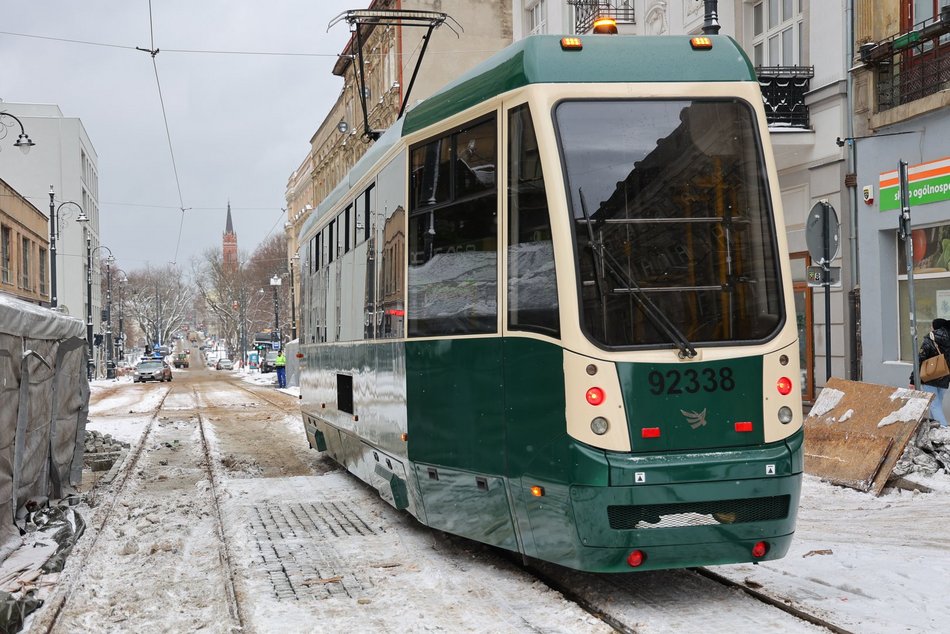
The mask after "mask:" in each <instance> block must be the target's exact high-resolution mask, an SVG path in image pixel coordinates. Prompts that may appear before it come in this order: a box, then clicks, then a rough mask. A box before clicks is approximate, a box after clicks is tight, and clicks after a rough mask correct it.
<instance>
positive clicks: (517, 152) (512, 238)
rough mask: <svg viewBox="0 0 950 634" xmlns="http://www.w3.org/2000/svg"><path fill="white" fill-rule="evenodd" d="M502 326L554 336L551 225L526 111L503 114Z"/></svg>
mask: <svg viewBox="0 0 950 634" xmlns="http://www.w3.org/2000/svg"><path fill="white" fill-rule="evenodd" d="M508 161H509V165H508V327H509V328H510V329H512V330H527V331H532V332H539V333H542V334H546V335H553V336H555V337H558V336H560V321H559V318H558V301H557V277H556V275H555V269H554V245H553V243H552V241H551V220H550V218H549V216H548V203H547V197H546V195H545V189H544V175H543V174H542V172H541V156H540V153H539V151H538V141H537V138H536V137H535V133H534V124H533V122H532V120H531V111H530V110H528V106H527V105H524V106H519V107H517V108H514V109H513V110H511V111H510V112H509V113H508Z"/></svg>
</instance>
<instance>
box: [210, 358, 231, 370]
mask: <svg viewBox="0 0 950 634" xmlns="http://www.w3.org/2000/svg"><path fill="white" fill-rule="evenodd" d="M214 368H215V370H233V369H234V364H233V363H231V359H218V363H217V364H216V365H215V366H214Z"/></svg>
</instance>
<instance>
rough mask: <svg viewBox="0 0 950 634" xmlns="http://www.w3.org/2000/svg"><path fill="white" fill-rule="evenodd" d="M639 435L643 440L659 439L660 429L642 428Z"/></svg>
mask: <svg viewBox="0 0 950 634" xmlns="http://www.w3.org/2000/svg"><path fill="white" fill-rule="evenodd" d="M640 435H641V436H643V437H644V438H659V437H660V428H659V427H644V428H643V429H641V430H640Z"/></svg>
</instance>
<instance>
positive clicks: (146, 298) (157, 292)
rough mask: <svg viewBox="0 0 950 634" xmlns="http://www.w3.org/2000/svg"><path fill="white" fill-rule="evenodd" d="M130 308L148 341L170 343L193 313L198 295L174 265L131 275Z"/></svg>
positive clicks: (128, 295) (127, 302)
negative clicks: (195, 294)
mask: <svg viewBox="0 0 950 634" xmlns="http://www.w3.org/2000/svg"><path fill="white" fill-rule="evenodd" d="M128 279H129V281H128V284H127V291H128V293H127V297H126V309H127V310H128V311H129V313H130V314H131V316H132V318H133V319H135V320H136V321H137V322H138V324H139V327H140V328H141V329H142V331H143V332H144V333H145V336H146V340H147V341H148V340H152V341H154V342H155V343H158V344H163V345H164V344H166V343H167V342H169V341H170V340H171V338H172V334H173V333H175V332H176V331H177V330H179V329H180V328H181V326H182V324H184V323H185V321H187V318H188V316H189V315H190V314H191V312H192V300H193V297H194V293H193V291H192V288H191V286H190V285H189V284H188V283H187V282H186V280H185V276H184V274H183V273H182V271H181V270H180V269H179V268H177V267H176V266H174V265H168V266H164V267H161V268H147V269H145V270H144V271H143V270H138V271H133V272H131V273H129V275H128Z"/></svg>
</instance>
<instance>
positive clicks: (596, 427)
mask: <svg viewBox="0 0 950 634" xmlns="http://www.w3.org/2000/svg"><path fill="white" fill-rule="evenodd" d="M608 427H610V423H609V422H607V419H606V418H604V417H603V416H598V417H597V418H595V419H594V420H592V421H591V422H590V430H591V431H592V432H594V433H595V434H597V435H598V436H603V435H604V434H606V433H607V428H608Z"/></svg>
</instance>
